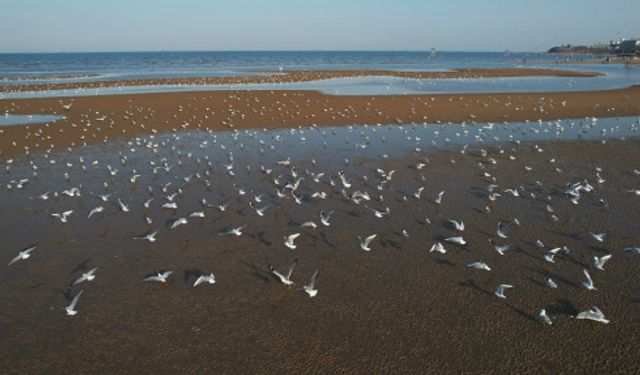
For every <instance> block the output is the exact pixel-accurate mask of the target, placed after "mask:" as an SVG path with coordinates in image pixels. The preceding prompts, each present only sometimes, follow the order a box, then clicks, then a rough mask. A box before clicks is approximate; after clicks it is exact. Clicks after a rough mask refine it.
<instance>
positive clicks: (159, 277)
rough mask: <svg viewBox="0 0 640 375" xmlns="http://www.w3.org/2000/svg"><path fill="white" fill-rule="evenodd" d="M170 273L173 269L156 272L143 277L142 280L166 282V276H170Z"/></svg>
mask: <svg viewBox="0 0 640 375" xmlns="http://www.w3.org/2000/svg"><path fill="white" fill-rule="evenodd" d="M172 273H173V271H164V272H158V273H157V274H155V275H152V276H149V277H146V278H144V279H143V280H142V281H159V282H161V283H166V282H167V278H168V277H169V276H171V274H172Z"/></svg>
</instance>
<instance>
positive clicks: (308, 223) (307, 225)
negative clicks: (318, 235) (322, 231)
mask: <svg viewBox="0 0 640 375" xmlns="http://www.w3.org/2000/svg"><path fill="white" fill-rule="evenodd" d="M317 227H318V224H316V223H314V222H313V221H311V220H310V221H305V222H304V223H302V224H300V228H311V229H316V228H317Z"/></svg>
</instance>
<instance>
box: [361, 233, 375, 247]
mask: <svg viewBox="0 0 640 375" xmlns="http://www.w3.org/2000/svg"><path fill="white" fill-rule="evenodd" d="M377 236H378V235H377V234H375V233H374V234H372V235H370V236H369V237H367V238H365V239H364V244H365V245H366V246H369V244H370V243H371V241H373V240H374V239H375V238H376V237H377Z"/></svg>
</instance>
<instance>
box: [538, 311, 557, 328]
mask: <svg viewBox="0 0 640 375" xmlns="http://www.w3.org/2000/svg"><path fill="white" fill-rule="evenodd" d="M538 318H540V320H541V321H542V323H544V324H547V325H552V324H553V321H552V320H551V318H549V315H547V312H546V311H545V309H542V310H540V312H539V313H538Z"/></svg>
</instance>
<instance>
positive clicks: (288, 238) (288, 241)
mask: <svg viewBox="0 0 640 375" xmlns="http://www.w3.org/2000/svg"><path fill="white" fill-rule="evenodd" d="M298 237H300V233H294V234H290V235H288V236H284V244H285V246H286V247H288V248H289V249H291V250H293V249H295V248H296V244H295V243H293V241H295V239H296V238H298Z"/></svg>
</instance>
